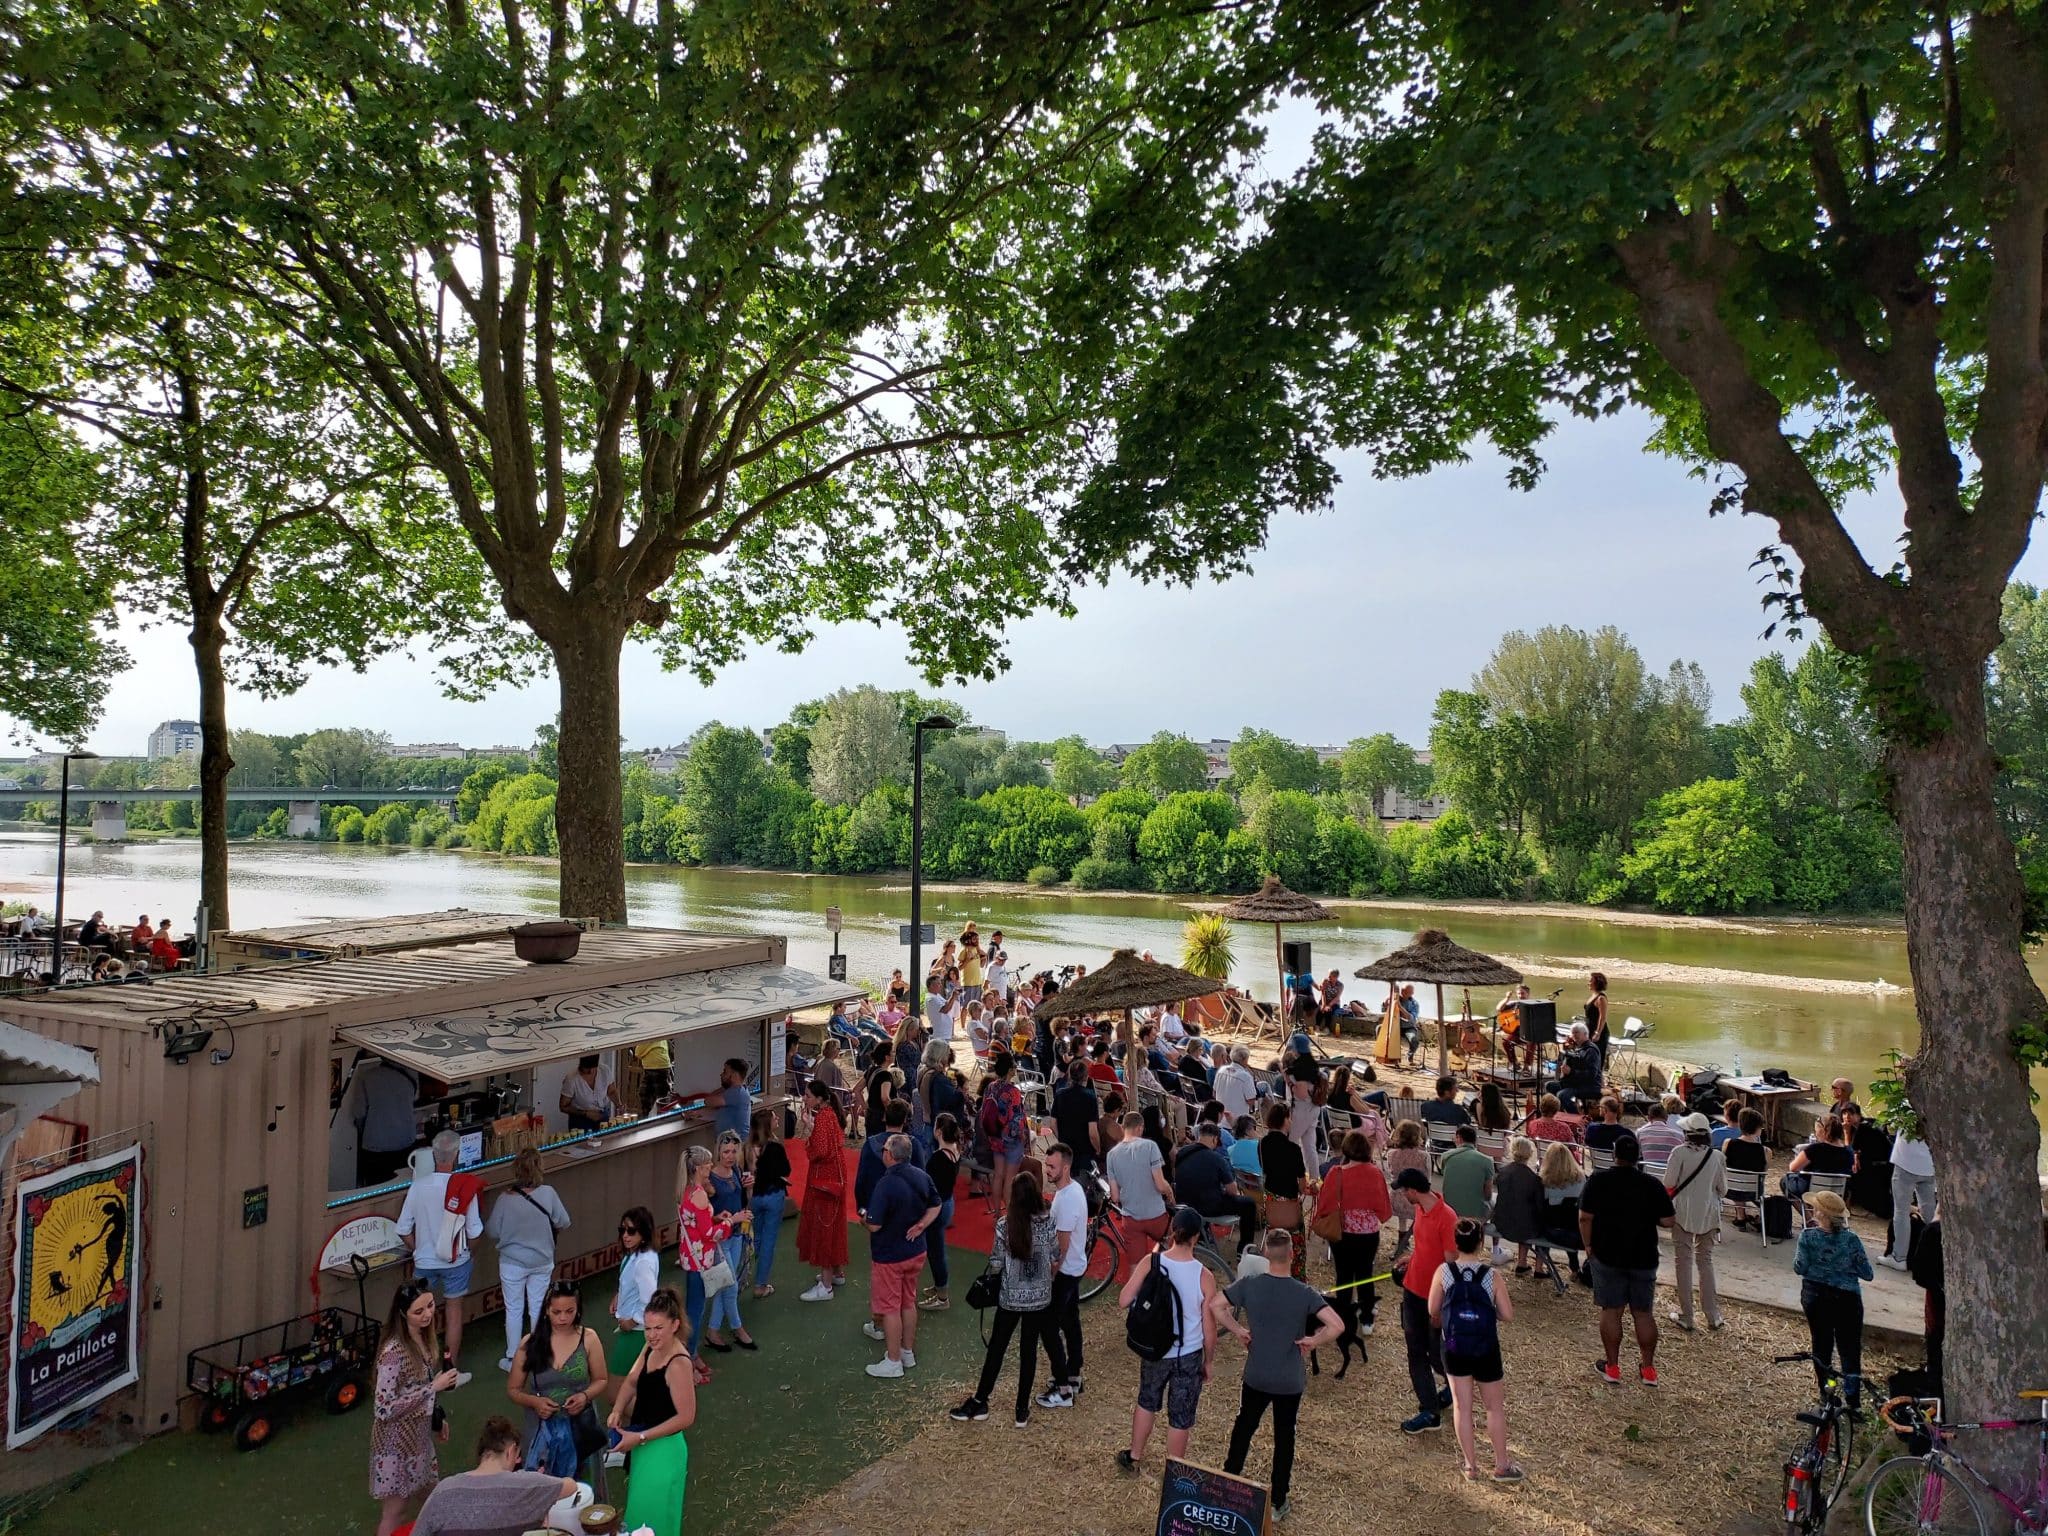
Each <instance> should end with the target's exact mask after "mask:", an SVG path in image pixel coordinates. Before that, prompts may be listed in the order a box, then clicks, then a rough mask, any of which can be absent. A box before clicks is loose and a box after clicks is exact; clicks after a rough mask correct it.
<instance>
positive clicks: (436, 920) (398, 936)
mask: <svg viewBox="0 0 2048 1536" xmlns="http://www.w3.org/2000/svg"><path fill="white" fill-rule="evenodd" d="M533 920H534V919H533V914H532V913H530V912H525V913H521V912H476V911H472V910H471V909H470V908H468V907H450V908H448V909H447V910H446V911H445V912H409V913H401V914H398V915H395V916H390V917H342V918H329V919H326V920H325V921H322V922H317V923H296V924H293V925H291V926H289V927H284V928H238V929H236V930H235V931H234V932H232V933H219V934H215V935H214V937H213V942H214V943H215V944H216V945H222V946H229V945H232V946H234V947H236V948H240V949H283V950H296V951H299V952H301V953H304V954H306V955H345V954H359V955H369V954H378V953H386V952H389V951H392V950H399V949H427V948H431V947H434V946H436V945H443V944H462V943H469V942H472V941H475V940H478V939H486V938H496V937H498V936H499V935H501V934H503V933H504V931H505V930H506V929H507V928H510V927H511V926H513V925H514V924H515V923H530V922H532V921H533Z"/></svg>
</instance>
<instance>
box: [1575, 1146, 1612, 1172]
mask: <svg viewBox="0 0 2048 1536" xmlns="http://www.w3.org/2000/svg"><path fill="white" fill-rule="evenodd" d="M1581 1150H1582V1151H1583V1152H1584V1153H1585V1160H1586V1171H1587V1172H1588V1173H1598V1172H1600V1171H1601V1170H1602V1169H1603V1168H1612V1167H1613V1166H1614V1149H1613V1148H1612V1147H1585V1148H1582V1149H1581Z"/></svg>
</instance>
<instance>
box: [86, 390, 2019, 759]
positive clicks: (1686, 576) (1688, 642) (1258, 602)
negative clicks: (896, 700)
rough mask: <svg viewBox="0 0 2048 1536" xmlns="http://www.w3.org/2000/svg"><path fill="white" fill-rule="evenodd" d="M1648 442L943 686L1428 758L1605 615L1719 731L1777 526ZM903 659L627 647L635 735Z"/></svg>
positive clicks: (413, 687) (254, 721)
mask: <svg viewBox="0 0 2048 1536" xmlns="http://www.w3.org/2000/svg"><path fill="white" fill-rule="evenodd" d="M1646 435H1647V432H1646V423H1645V421H1644V419H1643V418H1640V417H1631V416H1621V417H1616V418H1612V419H1610V420H1607V421H1603V422H1600V423H1597V424H1591V423H1572V424H1569V425H1567V426H1565V427H1563V428H1561V429H1560V430H1559V431H1558V433H1557V434H1556V435H1555V436H1554V438H1553V439H1552V441H1551V444H1550V447H1549V455H1548V457H1549V464H1550V472H1549V474H1548V475H1546V476H1545V478H1544V480H1543V482H1542V484H1541V485H1540V486H1539V487H1538V489H1537V490H1536V491H1534V492H1533V493H1526V494H1525V493H1523V492H1519V491H1514V490H1510V489H1509V488H1508V487H1507V485H1506V484H1505V482H1504V481H1503V479H1502V477H1501V473H1500V466H1499V465H1498V463H1497V462H1493V461H1484V460H1482V461H1475V462H1474V463H1472V464H1470V465H1467V466H1464V467H1461V468H1456V469H1449V470H1444V471H1440V472H1438V473H1436V474H1433V475H1430V476H1428V477H1427V478H1425V479H1421V480H1413V481H1396V482H1384V481H1378V480H1374V479H1372V478H1371V476H1370V474H1369V472H1368V471H1367V469H1366V466H1365V465H1364V464H1363V463H1362V462H1346V463H1344V465H1343V466H1342V467H1343V469H1344V472H1345V479H1344V482H1343V484H1342V486H1341V487H1340V488H1339V491H1338V494H1337V502H1336V507H1335V509H1334V510H1333V511H1331V512H1329V513H1327V514H1323V515H1321V516H1315V517H1301V516H1289V517H1286V518H1283V519H1281V520H1280V521H1279V522H1277V523H1276V524H1275V525H1274V527H1273V529H1272V535H1271V538H1270V540H1269V542H1268V544H1267V547H1266V548H1265V550H1264V551H1263V552H1261V553H1260V554H1258V555H1257V556H1256V557H1255V558H1254V560H1253V570H1252V573H1251V574H1250V575H1246V576H1240V577H1237V578H1235V579H1233V580H1231V581H1229V582H1227V583H1223V584H1214V583H1211V584H1206V585H1202V586H1199V587H1195V588H1193V589H1169V588H1162V587H1159V586H1150V587H1147V586H1143V585H1141V584H1139V583H1137V582H1135V581H1122V582H1118V583H1115V584H1113V585H1112V586H1110V587H1108V588H1107V589H1100V588H1098V589H1091V590H1088V591H1084V592H1082V593H1080V594H1078V597H1077V606H1078V608H1079V610H1080V611H1079V613H1078V614H1077V615H1076V616H1075V617H1074V618H1072V619H1064V620H1063V619H1056V618H1046V617H1040V618H1033V619H1029V620H1026V621H1025V622H1023V623H1021V624H1019V625H1017V626H1016V627H1015V629H1014V630H1013V631H1012V633H1011V637H1010V642H1009V647H1008V650H1009V655H1010V657H1011V660H1012V666H1011V668H1010V670H1009V672H1007V673H1006V674H1004V675H1003V676H1002V677H1001V678H1000V679H999V680H997V681H996V682H994V683H988V684H979V683H978V684H974V685H971V686H968V687H964V688H962V687H954V688H950V689H948V690H947V691H948V692H949V693H950V694H951V695H952V696H954V697H957V698H959V699H960V700H961V702H962V703H964V704H965V705H966V706H967V708H968V709H969V710H970V711H971V712H972V714H973V716H974V718H975V719H976V720H977V721H980V722H982V723H984V724H989V725H994V726H998V727H1001V728H1002V729H1004V730H1007V731H1009V732H1010V733H1011V734H1013V735H1017V736H1023V737H1028V738H1039V739H1044V738H1051V737H1055V736H1061V735H1065V734H1067V733H1069V732H1079V733H1080V734H1081V735H1083V736H1085V737H1087V738H1088V739H1089V740H1091V741H1095V742H1109V741H1133V740H1142V739H1143V738H1145V737H1147V736H1149V735H1151V734H1152V733H1153V732H1154V731H1159V730H1174V731H1182V732H1185V733H1187V734H1188V735H1191V736H1194V737H1196V738H1198V739H1199V738H1204V737H1208V736H1212V735H1213V736H1234V735H1236V734H1237V732H1238V731H1239V730H1240V729H1241V728H1242V727H1244V726H1247V725H1252V726H1262V727H1266V728H1268V729H1271V730H1276V731H1279V732H1282V733H1283V734H1285V735H1288V736H1290V737H1293V738H1295V739H1297V740H1302V741H1309V742H1314V743H1318V744H1320V743H1325V742H1341V741H1344V740H1347V739H1349V738H1351V737H1353V736H1360V735H1367V734H1370V733H1372V732H1374V731H1382V730H1386V731H1393V732H1394V733H1396V734H1397V735H1399V736H1401V737H1403V738H1404V739H1406V740H1408V741H1411V742H1414V743H1415V744H1416V745H1418V746H1419V745H1422V744H1423V743H1424V742H1425V741H1426V739H1427V736H1428V731H1429V717H1430V709H1431V706H1432V704H1433V703H1434V701H1435V698H1436V695H1437V692H1438V691H1439V690H1440V689H1443V688H1453V687H1463V686H1465V685H1466V684H1467V683H1468V682H1469V680H1470V678H1471V676H1472V673H1473V672H1474V671H1475V670H1476V669H1477V668H1478V667H1479V666H1480V665H1481V664H1482V663H1483V662H1484V661H1485V659H1486V656H1487V654H1488V653H1489V652H1490V651H1491V650H1492V648H1493V646H1494V644H1495V642H1496V641H1497V640H1498V639H1499V638H1500V635H1501V634H1502V632H1503V631H1504V630H1507V629H1510V628H1525V629H1528V628H1535V627H1538V626H1540V625H1544V624H1574V625H1578V626H1580V627H1585V628H1590V627H1593V626H1596V625H1600V624H1614V625H1617V626H1619V627H1620V628H1621V629H1622V630H1623V631H1625V632H1626V633H1627V634H1628V635H1629V636H1630V637H1631V638H1632V639H1633V640H1634V641H1635V643H1636V645H1637V647H1638V648H1639V649H1640V650H1641V651H1642V653H1643V656H1644V659H1645V660H1646V661H1647V662H1648V663H1649V664H1650V665H1652V666H1653V667H1657V668H1662V667H1663V666H1664V665H1665V664H1666V663H1668V662H1670V661H1671V660H1672V659H1674V658H1676V657H1684V658H1685V659H1687V660H1692V661H1697V662H1699V663H1700V664H1701V665H1702V666H1703V667H1704V668H1705V669H1706V673H1707V677H1708V679H1709V680H1710V681H1711V683H1712V684H1713V688H1714V711H1715V714H1716V716H1717V717H1719V718H1728V717H1730V716H1732V715H1734V714H1736V713H1739V711H1740V709H1741V699H1740V696H1739V693H1738V689H1739V687H1740V685H1741V683H1742V680H1743V678H1744V676H1745V675H1746V674H1747V672H1748V670H1749V666H1750V663H1751V662H1752V661H1754V660H1755V659H1756V658H1757V657H1758V656H1760V655H1762V654H1763V653H1764V652H1765V651H1766V650H1768V649H1769V648H1770V645H1769V643H1767V642H1765V641H1764V640H1763V639H1762V637H1761V636H1762V630H1763V627H1764V624H1765V622H1766V618H1765V615H1764V613H1763V610H1762V609H1761V607H1760V606H1759V602H1758V598H1759V595H1760V592H1761V589H1760V588H1759V587H1758V586H1757V585H1756V584H1755V578H1754V573H1753V572H1751V571H1750V570H1749V562H1750V561H1751V560H1752V559H1753V558H1754V557H1755V554H1756V551H1757V550H1758V549H1759V548H1760V547H1762V546H1763V545H1764V544H1765V543H1766V542H1769V540H1770V536H1771V533H1772V529H1771V527H1770V525H1769V524H1767V523H1763V522H1760V521H1759V520H1757V519H1754V518H1743V517H1722V518H1712V519H1710V518H1709V517H1708V516H1707V515H1706V502H1707V488H1706V487H1705V486H1704V485H1703V484H1702V483H1701V482H1699V481H1697V480H1695V479H1692V478H1691V477H1690V476H1688V475H1687V474H1686V472H1685V470H1684V469H1683V468H1682V467H1681V466H1680V465H1677V464H1675V463H1673V462H1671V461H1669V460H1666V459H1663V458H1659V457H1656V456H1654V455H1650V454H1646V453H1644V452H1643V451H1642V447H1641V445H1642V442H1643V440H1644V438H1645V437H1646ZM1855 529H1856V532H1857V535H1858V537H1859V539H1860V540H1861V541H1862V543H1863V545H1864V548H1865V549H1866V550H1867V551H1870V552H1871V553H1872V554H1873V555H1875V556H1877V557H1879V558H1885V557H1887V556H1888V552H1889V550H1890V548H1891V545H1892V540H1893V539H1894V538H1895V537H1896V535H1897V531H1898V524H1897V521H1896V517H1895V516H1894V515H1891V514H1889V513H1888V512H1887V510H1886V509H1885V508H1884V507H1883V506H1882V505H1881V504H1880V505H1876V506H1872V507H1869V508H1864V509H1861V511H1860V513H1859V515H1858V517H1857V518H1856V520H1855ZM2021 575H2022V576H2023V577H2025V578H2027V579H2030V580H2034V581H2037V582H2039V581H2042V580H2043V579H2044V578H2048V557H2044V556H2043V555H2042V554H2041V553H2040V552H2039V551H2038V550H2037V551H2035V552H2032V553H2030V554H2029V556H2028V558H2027V560H2026V562H2025V563H2024V564H2023V565H2022V567H2021ZM123 638H124V639H125V640H126V642H127V644H128V647H129V649H130V651H131V653H132V654H133V656H134V658H135V665H134V668H133V669H132V670H131V671H130V672H128V673H127V674H125V675H124V676H122V677H121V678H120V679H119V680H118V681H117V682H116V683H115V685H114V687H113V689H112V691H111V693H110V695H109V698H108V701H107V710H106V714H105V717H104V719H103V720H102V722H101V724H100V727H99V728H98V729H97V730H96V731H94V732H93V734H92V736H91V738H90V743H89V744H90V745H91V746H92V747H93V748H94V749H96V750H98V751H100V752H103V753H117V752H118V753H133V752H140V751H141V750H142V748H143V745H144V739H145V738H146V737H147V735H148V733H149V731H150V729H151V728H152V727H153V726H155V724H156V723H157V722H158V721H159V720H162V719H165V718H167V717H171V716H190V715H191V714H192V713H193V712H194V711H195V709H196V707H197V702H198V698H197V691H196V688H195V685H194V683H193V679H192V667H191V656H190V652H189V651H188V649H187V648H186V646H185V644H184V641H183V638H182V636H181V635H180V634H179V633H178V632H177V631H175V630H171V629H162V628H159V629H155V630H151V631H148V632H140V631H136V630H133V629H132V628H131V629H126V630H124V636H123ZM905 656H906V647H905V644H904V640H903V636H902V634H901V633H900V632H899V631H897V630H896V629H894V628H893V627H887V626H884V627H881V628H875V627H870V626H860V625H855V626H845V627H841V628H836V629H830V630H827V631H824V632H823V633H821V634H820V635H819V637H818V639H817V640H816V641H815V642H814V643H813V644H812V645H811V647H810V649H809V650H808V651H806V652H805V653H804V654H803V655H802V656H785V655H783V654H781V653H779V652H776V651H772V650H771V651H765V652H761V653H758V654H756V655H753V656H751V657H749V658H748V659H747V660H745V661H744V662H742V663H741V664H739V665H737V666H735V667H733V668H732V669H731V670H730V671H729V672H727V673H726V674H725V675H724V676H723V677H721V678H720V679H719V680H718V681H717V682H716V683H715V684H714V685H713V686H712V687H710V688H708V689H706V688H703V687H700V686H699V685H698V684H697V682H696V681H695V680H694V679H692V678H690V677H688V676H686V675H672V674H667V673H664V672H663V671H662V670H661V669H660V667H659V666H658V665H657V664H656V662H655V660H654V659H653V657H652V655H651V654H649V653H648V652H646V651H644V650H640V649H637V648H635V649H632V650H629V651H628V653H627V656H626V661H625V670H624V687H623V698H624V720H623V727H624V731H625V736H626V741H627V743H628V745H630V746H635V747H641V746H655V745H666V744H668V743H671V742H677V741H681V740H683V739H684V738H685V737H687V736H688V735H689V734H690V732H691V731H693V730H695V729H696V728H697V727H698V726H699V725H701V724H703V723H704V722H705V721H707V720H713V719H718V720H724V721H726V722H727V723H729V724H735V725H752V726H767V725H771V724H773V723H774V722H775V721H777V720H780V719H781V718H782V717H783V716H784V715H785V714H786V713H787V712H788V710H789V708H790V707H791V706H792V705H793V704H796V703H798V702H800V701H801V700H804V699H808V698H814V697H817V696H818V695H820V694H824V693H828V692H830V691H831V690H832V689H834V688H842V687H852V686H855V685H857V684H860V683H863V682H871V683H875V684H878V685H880V686H882V687H885V688H897V687H915V686H922V685H921V682H920V680H919V679H918V677H917V676H916V674H915V673H914V672H913V671H912V669H911V668H910V667H909V665H908V664H907V663H906V660H905ZM555 710H556V700H555V690H554V685H553V683H552V681H551V680H550V681H545V682H541V683H538V684H535V685H532V686H529V687H526V688H521V689H507V690H504V691H501V692H499V693H498V694H496V695H494V696H492V697H491V698H489V699H486V700H484V701H483V702H481V703H477V704H463V703H457V702H454V701H452V700H450V699H448V698H446V697H444V696H443V695H442V694H441V692H440V690H439V688H438V686H437V677H436V670H435V667H434V664H433V662H432V661H431V660H430V659H427V658H424V657H422V658H419V659H406V658H396V659H391V660H387V661H384V662H381V663H379V664H377V665H376V666H373V667H372V668H371V669H370V670H369V671H368V672H367V673H364V674H360V675H359V674H356V673H353V672H346V671H344V672H333V673H326V674H322V675H320V676H317V677H315V678H314V679H313V680H312V681H311V682H310V683H309V684H308V685H307V687H306V688H305V689H303V690H302V691H301V692H300V693H299V694H297V695H296V696H295V697H292V698H289V699H280V700H275V701H266V700H262V699H258V698H254V697H245V696H240V695H237V696H235V697H233V698H232V699H231V701H230V705H229V711H230V720H231V722H232V723H233V724H234V725H236V726H238V727H244V728H250V729H256V730H265V731H277V732H290V731H305V730H314V729H317V728H319V727H321V726H328V725H360V726H367V727H372V728H375V729H378V730H382V731H387V732H389V733H390V735H391V737H392V739H393V740H394V741H397V742H415V741H460V742H462V743H464V744H466V745H470V746H486V745H492V744H495V743H522V742H526V741H529V740H531V738H532V735H533V730H534V727H535V726H536V725H538V724H540V723H541V722H543V721H545V720H549V719H552V718H553V716H554V714H555Z"/></svg>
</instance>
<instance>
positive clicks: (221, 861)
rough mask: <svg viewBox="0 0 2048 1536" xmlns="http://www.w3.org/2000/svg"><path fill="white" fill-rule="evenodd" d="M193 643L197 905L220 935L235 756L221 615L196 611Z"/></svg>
mask: <svg viewBox="0 0 2048 1536" xmlns="http://www.w3.org/2000/svg"><path fill="white" fill-rule="evenodd" d="M191 641H192V657H193V660H194V662H195V664H196V665H197V667H198V669H199V904H200V905H201V906H203V907H204V908H205V909H206V923H207V930H208V931H209V932H211V933H221V932H224V931H226V929H227V926H228V775H229V774H230V773H232V772H233V771H234V767H235V759H234V755H233V754H232V753H231V752H230V751H229V750H228V679H227V668H226V667H225V666H224V665H223V664H222V661H221V653H222V651H223V650H224V649H225V647H226V642H227V636H226V634H225V633H224V632H223V631H222V628H221V622H220V615H219V614H218V613H217V612H205V613H200V614H197V615H195V616H194V618H193V620H192V631H191Z"/></svg>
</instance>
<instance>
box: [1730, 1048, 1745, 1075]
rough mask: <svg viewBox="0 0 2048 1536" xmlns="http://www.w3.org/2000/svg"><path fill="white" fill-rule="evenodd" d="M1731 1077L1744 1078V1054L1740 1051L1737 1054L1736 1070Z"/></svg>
mask: <svg viewBox="0 0 2048 1536" xmlns="http://www.w3.org/2000/svg"><path fill="white" fill-rule="evenodd" d="M1729 1075H1730V1076H1732V1077H1736V1078H1740V1077H1741V1076H1742V1053H1741V1052H1740V1051H1737V1052H1736V1053H1735V1070H1734V1071H1733V1072H1732V1073H1730V1074H1729Z"/></svg>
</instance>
